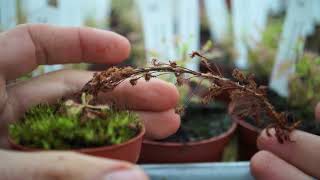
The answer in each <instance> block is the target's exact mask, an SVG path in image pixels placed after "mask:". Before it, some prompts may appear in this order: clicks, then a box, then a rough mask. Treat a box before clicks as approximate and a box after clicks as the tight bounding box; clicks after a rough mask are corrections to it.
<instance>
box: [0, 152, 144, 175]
mask: <svg viewBox="0 0 320 180" xmlns="http://www.w3.org/2000/svg"><path fill="white" fill-rule="evenodd" d="M0 159H1V163H0V176H1V179H4V180H6V179H10V180H11V179H33V180H40V179H41V180H42V179H59V180H64V179H68V180H73V179H76V180H92V179H97V180H100V179H101V180H105V179H107V180H109V179H110V180H117V179H119V180H126V179H132V180H135V179H139V180H147V179H148V177H147V176H146V175H145V174H144V172H143V171H142V170H141V169H139V168H138V166H135V165H133V164H130V163H128V162H124V161H117V160H111V159H101V158H97V157H92V156H87V155H82V154H78V153H74V152H62V151H60V152H57V151H52V152H32V153H30V152H28V153H23V152H11V151H5V150H0Z"/></svg>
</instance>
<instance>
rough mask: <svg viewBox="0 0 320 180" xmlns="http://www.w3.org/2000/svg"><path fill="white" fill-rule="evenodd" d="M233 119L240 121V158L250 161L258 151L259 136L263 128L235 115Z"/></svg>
mask: <svg viewBox="0 0 320 180" xmlns="http://www.w3.org/2000/svg"><path fill="white" fill-rule="evenodd" d="M232 120H233V121H234V122H237V123H238V125H239V126H238V160H240V161H248V160H250V159H251V157H252V156H253V155H254V154H255V153H256V152H258V148H257V138H258V136H259V132H260V131H261V129H259V128H257V127H255V126H253V125H251V124H249V123H247V122H246V121H245V120H243V119H241V118H239V117H236V116H233V117H232Z"/></svg>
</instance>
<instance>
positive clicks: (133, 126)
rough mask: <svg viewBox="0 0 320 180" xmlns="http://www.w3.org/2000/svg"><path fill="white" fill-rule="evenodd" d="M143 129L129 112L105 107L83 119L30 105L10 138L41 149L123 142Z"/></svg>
mask: <svg viewBox="0 0 320 180" xmlns="http://www.w3.org/2000/svg"><path fill="white" fill-rule="evenodd" d="M101 117H103V118H101ZM140 131H141V123H140V121H139V119H138V116H137V115H136V114H134V113H132V112H129V111H114V110H104V111H101V115H100V116H95V117H94V118H92V119H87V120H85V121H84V120H83V119H82V120H81V118H79V116H71V115H66V114H65V113H61V112H60V110H57V108H55V107H54V106H49V105H45V104H42V105H38V106H36V107H33V108H31V109H30V110H29V111H28V112H27V113H26V114H25V116H24V119H23V120H22V121H20V122H17V123H14V124H11V125H10V126H9V134H10V137H11V138H12V140H14V141H15V142H16V143H17V144H21V145H24V146H27V147H32V148H41V149H78V148H88V147H99V146H105V145H113V144H120V143H123V142H125V141H127V140H129V139H131V138H133V137H134V136H136V135H137V134H138V133H139V132H140Z"/></svg>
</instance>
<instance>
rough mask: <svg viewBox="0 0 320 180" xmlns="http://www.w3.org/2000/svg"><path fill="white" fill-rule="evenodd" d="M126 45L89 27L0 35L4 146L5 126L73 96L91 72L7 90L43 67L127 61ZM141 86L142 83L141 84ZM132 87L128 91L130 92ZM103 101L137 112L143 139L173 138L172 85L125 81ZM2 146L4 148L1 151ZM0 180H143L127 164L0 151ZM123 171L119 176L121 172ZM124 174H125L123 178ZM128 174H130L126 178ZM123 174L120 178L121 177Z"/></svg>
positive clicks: (176, 121) (51, 76)
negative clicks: (30, 111) (34, 108)
mask: <svg viewBox="0 0 320 180" xmlns="http://www.w3.org/2000/svg"><path fill="white" fill-rule="evenodd" d="M129 51H130V44H129V42H128V40H127V39H125V38H123V37H122V36H120V35H117V34H115V33H112V32H108V31H104V30H97V29H92V28H66V27H64V28H63V27H56V26H49V25H42V24H34V25H20V26H18V27H17V28H15V29H13V30H11V31H8V32H4V33H1V34H0V61H1V63H0V97H1V98H0V133H1V134H0V138H1V139H2V145H3V144H5V143H4V142H6V141H7V140H6V137H7V125H8V123H10V122H13V121H15V120H18V119H19V118H20V117H21V115H23V113H24V112H25V111H26V110H27V109H28V108H30V107H31V106H34V105H36V104H39V103H44V102H48V103H50V102H55V101H56V100H57V99H59V98H60V97H62V96H65V95H68V94H72V93H74V92H76V91H78V90H80V89H81V88H82V86H83V85H84V84H85V83H86V82H87V81H88V80H89V79H90V78H91V77H92V74H93V73H92V72H87V71H77V70H61V71H57V72H52V73H48V74H44V75H41V76H39V77H35V78H32V79H30V80H28V81H25V82H18V83H15V84H10V85H8V84H7V83H6V82H8V81H9V80H13V79H16V78H18V77H20V76H22V75H24V74H26V73H28V72H31V71H32V70H34V69H35V68H36V67H37V66H38V65H43V64H66V63H79V62H92V63H109V64H115V63H119V62H121V61H122V60H123V59H125V58H127V57H128V55H129ZM141 81H143V80H141ZM129 86H130V87H129ZM102 98H105V99H106V100H110V99H112V101H116V102H117V103H119V104H120V105H123V106H125V107H127V108H129V109H131V110H135V111H137V112H138V114H139V116H140V117H141V119H142V120H143V121H144V123H145V126H146V137H147V138H151V139H152V138H153V139H157V138H164V137H166V136H168V135H170V134H172V133H174V132H175V131H176V130H177V129H178V127H179V125H180V118H179V116H178V115H176V114H175V112H174V107H175V106H176V103H177V100H178V92H177V90H176V89H175V87H174V86H173V85H170V84H168V83H165V82H163V81H160V80H157V79H153V80H151V81H150V82H140V83H138V84H137V85H136V86H134V87H131V85H130V83H128V82H125V83H123V84H121V85H120V86H119V87H117V88H116V89H115V90H114V91H113V92H111V93H105V94H103V96H102ZM2 147H3V146H2ZM0 159H1V163H0V176H1V177H2V178H3V179H25V178H28V177H32V179H54V178H58V179H103V177H104V176H105V175H110V177H109V178H110V179H112V178H111V177H112V173H115V174H114V175H115V176H113V178H114V179H115V178H116V177H118V179H135V178H136V179H147V177H146V176H145V174H144V173H143V172H142V171H141V170H139V169H138V168H136V167H135V166H133V165H132V164H129V163H127V162H123V161H116V160H109V159H99V158H95V157H90V156H85V155H80V154H77V153H71V152H41V153H39V152H37V153H22V152H12V151H8V150H1V151H0ZM120 170H121V171H120ZM125 172H127V173H125ZM130 172H131V173H130ZM120 175H122V176H120Z"/></svg>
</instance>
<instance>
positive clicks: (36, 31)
mask: <svg viewBox="0 0 320 180" xmlns="http://www.w3.org/2000/svg"><path fill="white" fill-rule="evenodd" d="M129 52H130V44H129V41H128V40H127V39H126V38H124V37H122V36H120V35H118V34H116V33H113V32H110V31H105V30H98V29H94V28H88V27H82V28H81V27H58V26H52V25H44V24H26V25H20V26H18V27H17V28H15V29H13V30H11V31H8V32H4V33H2V34H0V73H2V74H1V75H2V76H5V77H6V79H14V78H17V77H19V76H21V75H23V74H26V73H28V72H30V71H32V70H33V69H35V68H36V67H37V66H38V65H43V64H66V63H79V62H94V63H110V64H115V63H119V62H121V61H122V60H123V59H125V58H127V57H128V56H129Z"/></svg>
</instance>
